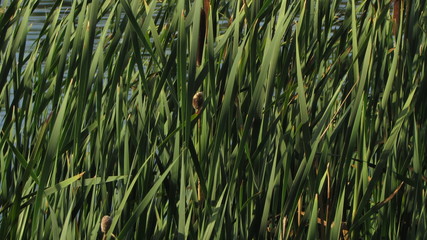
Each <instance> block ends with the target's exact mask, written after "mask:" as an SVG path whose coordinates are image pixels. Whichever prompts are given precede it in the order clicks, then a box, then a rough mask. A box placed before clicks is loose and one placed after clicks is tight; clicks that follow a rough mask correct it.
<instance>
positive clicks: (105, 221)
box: [101, 215, 113, 234]
mask: <svg viewBox="0 0 427 240" xmlns="http://www.w3.org/2000/svg"><path fill="white" fill-rule="evenodd" d="M112 221H113V219H112V218H111V217H110V216H108V215H105V216H103V217H102V220H101V232H102V233H104V234H105V233H107V232H108V230H110V227H111V222H112Z"/></svg>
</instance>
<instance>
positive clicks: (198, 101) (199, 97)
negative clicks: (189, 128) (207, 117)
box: [193, 92, 203, 112]
mask: <svg viewBox="0 0 427 240" xmlns="http://www.w3.org/2000/svg"><path fill="white" fill-rule="evenodd" d="M202 106H203V93H202V92H197V93H196V94H194V96H193V108H194V109H195V110H196V111H197V112H199V111H200V110H201V109H202Z"/></svg>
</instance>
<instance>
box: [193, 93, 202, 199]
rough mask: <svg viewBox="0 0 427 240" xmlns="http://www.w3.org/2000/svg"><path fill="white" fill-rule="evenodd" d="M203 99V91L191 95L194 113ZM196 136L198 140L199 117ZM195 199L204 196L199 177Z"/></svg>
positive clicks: (199, 107)
mask: <svg viewBox="0 0 427 240" xmlns="http://www.w3.org/2000/svg"><path fill="white" fill-rule="evenodd" d="M203 101H204V96H203V92H197V93H196V94H194V96H193V108H194V110H195V111H196V114H200V113H201V111H202V108H203ZM197 137H198V139H199V142H200V118H199V120H198V121H197ZM197 199H198V200H199V202H203V201H204V200H205V196H204V194H203V191H202V186H201V184H200V178H199V179H198V182H197Z"/></svg>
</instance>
